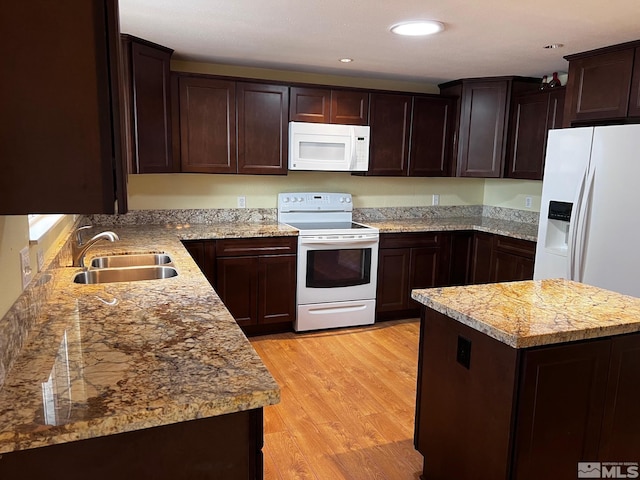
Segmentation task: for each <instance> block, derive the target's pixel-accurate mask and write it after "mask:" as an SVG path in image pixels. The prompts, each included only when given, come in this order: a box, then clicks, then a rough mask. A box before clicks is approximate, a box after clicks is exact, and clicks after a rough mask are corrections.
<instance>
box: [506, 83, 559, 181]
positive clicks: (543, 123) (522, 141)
mask: <svg viewBox="0 0 640 480" xmlns="http://www.w3.org/2000/svg"><path fill="white" fill-rule="evenodd" d="M564 95H565V87H553V88H547V89H546V90H544V91H537V92H534V93H527V94H523V95H517V96H516V97H514V99H513V106H512V109H511V115H510V124H509V141H508V151H507V168H506V172H505V177H509V178H523V179H529V180H542V174H543V171H544V157H545V153H546V150H547V132H548V131H549V130H552V129H554V128H561V127H562V114H563V112H564Z"/></svg>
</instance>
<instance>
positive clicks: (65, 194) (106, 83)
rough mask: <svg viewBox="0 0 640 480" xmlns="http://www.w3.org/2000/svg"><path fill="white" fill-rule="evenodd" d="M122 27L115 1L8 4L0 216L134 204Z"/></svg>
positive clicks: (0, 25)
mask: <svg viewBox="0 0 640 480" xmlns="http://www.w3.org/2000/svg"><path fill="white" fill-rule="evenodd" d="M119 28H120V27H119V21H118V2H117V0H96V1H92V2H87V1H85V0H69V1H65V2H43V1H41V2H36V3H34V2H28V1H27V2H8V3H6V4H3V9H2V15H1V16H0V31H2V34H3V38H4V39H5V41H4V42H2V46H1V47H0V54H1V56H2V58H3V59H4V60H5V62H6V65H7V66H10V68H7V69H6V71H5V72H4V74H3V77H2V88H1V89H0V104H1V105H2V119H3V120H2V123H1V130H2V135H3V141H2V142H0V158H2V160H3V162H4V165H5V168H3V172H2V176H0V192H2V194H0V215H6V214H27V213H116V210H117V211H118V212H119V213H124V212H126V210H127V195H126V171H125V169H126V167H125V165H124V162H123V160H122V154H123V144H122V138H121V129H122V122H123V118H122V91H121V85H120V82H121V58H120V32H119ZM10 39H14V40H15V41H10ZM116 201H117V209H116V205H115V203H116Z"/></svg>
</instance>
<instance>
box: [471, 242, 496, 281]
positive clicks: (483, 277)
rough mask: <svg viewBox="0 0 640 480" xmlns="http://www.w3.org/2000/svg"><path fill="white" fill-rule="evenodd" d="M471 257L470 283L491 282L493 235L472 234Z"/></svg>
mask: <svg viewBox="0 0 640 480" xmlns="http://www.w3.org/2000/svg"><path fill="white" fill-rule="evenodd" d="M472 259H473V265H472V267H471V283H489V282H491V267H492V265H493V235H491V234H489V233H475V234H474V236H473V253H472Z"/></svg>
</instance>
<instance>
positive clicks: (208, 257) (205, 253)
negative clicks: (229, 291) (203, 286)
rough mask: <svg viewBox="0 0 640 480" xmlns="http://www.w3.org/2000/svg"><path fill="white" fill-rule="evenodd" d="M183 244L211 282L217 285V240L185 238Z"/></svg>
mask: <svg viewBox="0 0 640 480" xmlns="http://www.w3.org/2000/svg"><path fill="white" fill-rule="evenodd" d="M182 244H183V245H184V247H185V248H186V249H187V251H188V252H189V255H191V257H193V260H194V261H195V262H196V264H197V265H198V267H200V270H201V271H202V273H203V274H204V276H205V277H207V280H208V281H209V283H210V284H211V285H212V286H213V287H214V288H215V286H216V242H215V240H183V241H182Z"/></svg>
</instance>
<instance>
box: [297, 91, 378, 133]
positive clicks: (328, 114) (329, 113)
mask: <svg viewBox="0 0 640 480" xmlns="http://www.w3.org/2000/svg"><path fill="white" fill-rule="evenodd" d="M289 120H291V121H294V122H310V123H336V124H341V125H368V124H369V92H367V91H364V90H339V89H331V88H314V87H291V104H290V107H289Z"/></svg>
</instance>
